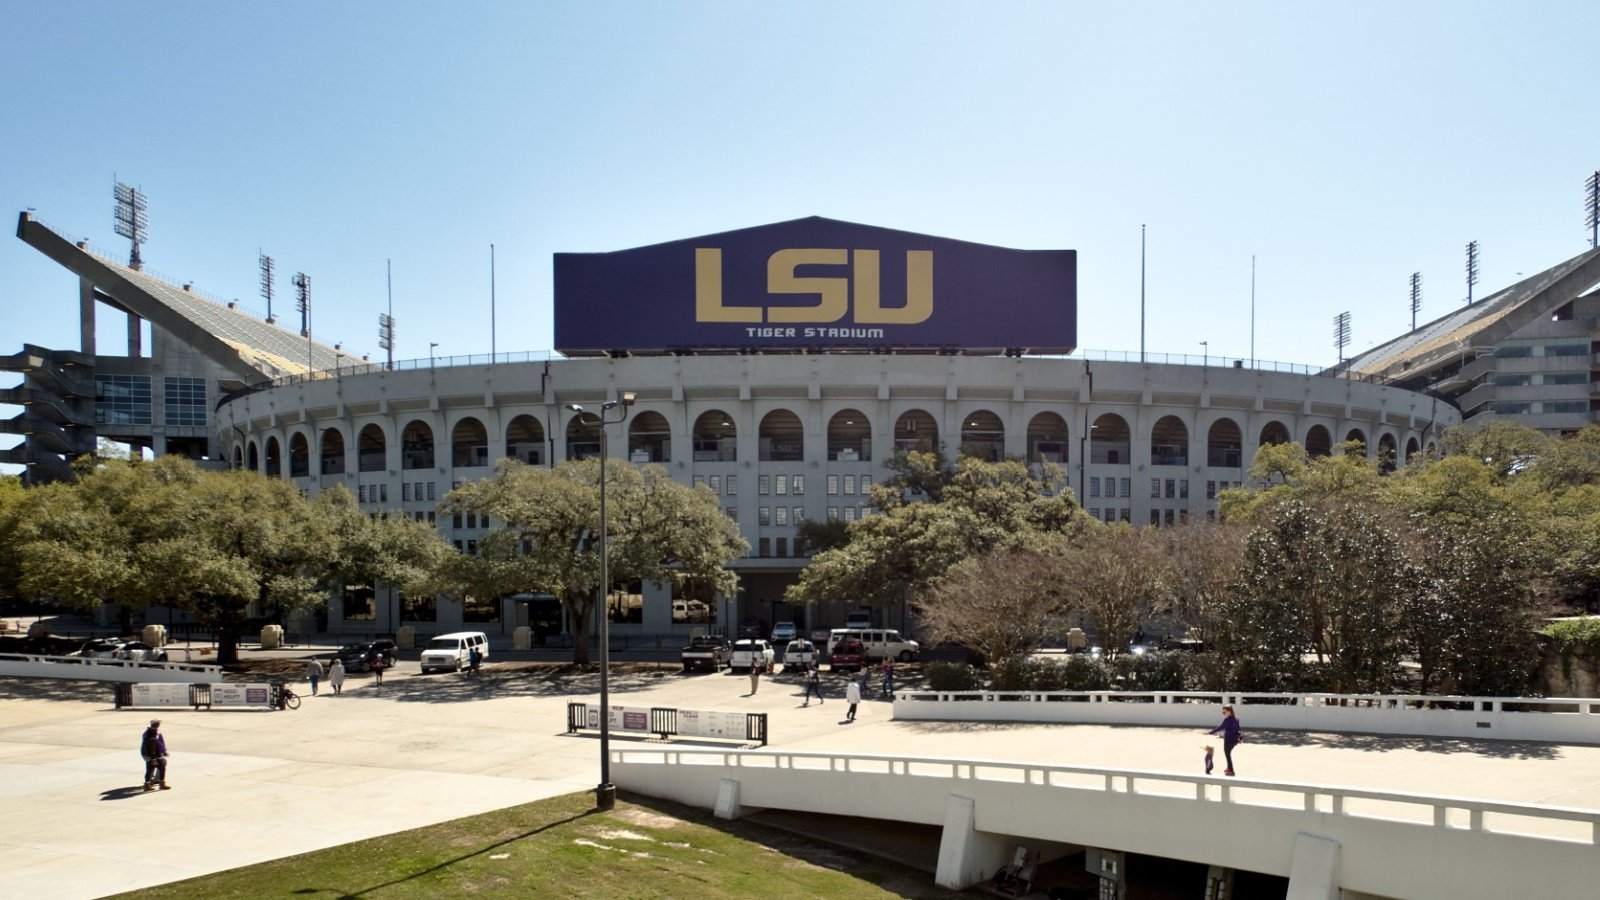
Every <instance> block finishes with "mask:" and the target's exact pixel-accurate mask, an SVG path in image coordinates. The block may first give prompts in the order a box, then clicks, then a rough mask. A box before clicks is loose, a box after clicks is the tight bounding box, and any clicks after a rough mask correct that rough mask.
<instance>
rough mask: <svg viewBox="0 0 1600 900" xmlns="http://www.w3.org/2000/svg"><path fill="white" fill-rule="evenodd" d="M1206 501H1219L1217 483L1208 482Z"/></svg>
mask: <svg viewBox="0 0 1600 900" xmlns="http://www.w3.org/2000/svg"><path fill="white" fill-rule="evenodd" d="M1206 499H1207V500H1215V499H1217V483H1216V482H1215V481H1208V482H1206Z"/></svg>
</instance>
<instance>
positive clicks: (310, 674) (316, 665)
mask: <svg viewBox="0 0 1600 900" xmlns="http://www.w3.org/2000/svg"><path fill="white" fill-rule="evenodd" d="M306 678H308V679H310V680H311V696H313V697H315V696H316V695H317V681H318V680H319V679H321V678H322V663H320V662H318V661H317V658H316V657H312V658H311V660H310V661H308V662H307V663H306Z"/></svg>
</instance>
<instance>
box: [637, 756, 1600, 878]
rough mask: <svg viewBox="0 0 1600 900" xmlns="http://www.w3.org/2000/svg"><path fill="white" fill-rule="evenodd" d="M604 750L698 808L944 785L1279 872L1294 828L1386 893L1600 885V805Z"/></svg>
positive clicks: (866, 759)
mask: <svg viewBox="0 0 1600 900" xmlns="http://www.w3.org/2000/svg"><path fill="white" fill-rule="evenodd" d="M611 756H612V766H611V770H612V774H613V777H614V779H615V781H616V783H617V785H618V786H619V787H621V788H622V789H624V790H628V791H634V792H637V793H640V794H644V795H648V796H654V797H662V798H666V799H671V800H676V801H678V802H681V803H687V804H690V805H693V806H699V807H702V808H707V809H711V808H714V807H715V804H716V799H717V794H718V788H719V785H720V783H721V782H722V780H723V779H731V780H733V781H737V782H738V783H739V790H740V803H741V805H742V806H744V807H745V808H747V809H759V808H776V809H791V810H801V811H809V812H823V813H833V814H838V815H852V816H865V817H869V818H878V819H884V820H888V821H900V822H918V823H922V824H930V825H942V824H943V823H944V820H945V810H946V798H947V797H948V796H950V795H952V794H954V795H957V796H961V797H970V798H972V799H973V801H974V803H975V818H976V827H977V828H978V829H979V830H981V831H983V832H986V833H992V834H996V835H1004V836H1006V837H1007V838H1020V839H1025V840H1034V841H1050V842H1057V843H1066V844H1080V845H1084V846H1091V847H1103V848H1107V849H1114V850H1122V851H1127V852H1134V853H1145V854H1150V855H1154V856H1163V857H1169V858H1174V859H1184V860H1190V861H1193V862H1198V863H1206V864H1215V865H1223V866H1228V867H1231V868H1236V869H1243V870H1247V871H1253V872H1265V873H1269V874H1274V875H1280V876H1285V877H1287V876H1288V875H1289V874H1290V868H1291V866H1292V864H1293V859H1294V848H1295V840H1296V835H1297V834H1299V833H1301V832H1304V833H1307V834H1311V835H1317V836H1320V837H1325V838H1328V839H1330V840H1333V841H1336V842H1338V843H1339V845H1340V852H1339V860H1338V881H1339V886H1340V887H1341V888H1343V889H1346V890H1351V891H1359V892H1362V893H1366V894H1373V895H1377V896H1383V897H1408V898H1413V897H1414V898H1419V900H1434V898H1437V900H1459V898H1462V897H1501V896H1504V897H1527V896H1534V895H1537V896H1546V897H1581V896H1592V894H1593V890H1594V885H1595V884H1600V812H1595V811H1591V810H1576V809H1565V808H1559V807H1541V806H1534V805H1521V804H1505V803H1491V802H1485V801H1479V800H1471V799H1465V798H1452V797H1437V796H1424V795H1407V794H1400V793H1391V792H1380V791H1366V790H1357V789H1353V788H1345V787H1339V786H1335V785H1308V784H1291V783H1279V782H1258V781H1246V780H1240V779H1232V778H1229V779H1222V778H1208V777H1197V776H1189V775H1183V774H1179V773H1172V772H1138V771H1126V770H1115V769H1098V768H1090V767H1082V766H1047V765H1038V764H1032V763H1017V762H1006V761H999V760H947V759H933V758H926V757H898V756H846V755H841V754H828V753H784V752H777V751H726V752H721V751H712V750H663V749H649V750H642V749H641V750H634V749H626V750H613V751H612V754H611ZM1530 879H1535V880H1536V884H1537V890H1536V891H1535V892H1534V893H1529V885H1530Z"/></svg>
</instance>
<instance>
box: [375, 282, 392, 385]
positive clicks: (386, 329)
mask: <svg viewBox="0 0 1600 900" xmlns="http://www.w3.org/2000/svg"><path fill="white" fill-rule="evenodd" d="M383 269H384V278H385V279H386V280H387V281H388V284H389V311H388V312H387V313H378V347H379V349H382V350H387V351H389V364H388V366H387V367H386V368H389V369H393V368H394V268H393V266H392V265H391V264H390V261H389V260H384V262H383Z"/></svg>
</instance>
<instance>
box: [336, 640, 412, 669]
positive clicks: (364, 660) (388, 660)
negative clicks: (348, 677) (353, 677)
mask: <svg viewBox="0 0 1600 900" xmlns="http://www.w3.org/2000/svg"><path fill="white" fill-rule="evenodd" d="M398 655H399V653H398V648H397V647H395V643H394V641H362V642H359V643H355V644H345V645H344V646H343V647H340V648H339V660H340V662H343V663H344V668H345V671H347V672H365V671H367V670H368V669H370V668H372V661H373V660H375V659H377V658H378V657H380V656H381V657H383V664H384V665H385V666H387V667H389V668H391V669H392V668H394V661H395V659H396V658H397V657H398Z"/></svg>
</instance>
